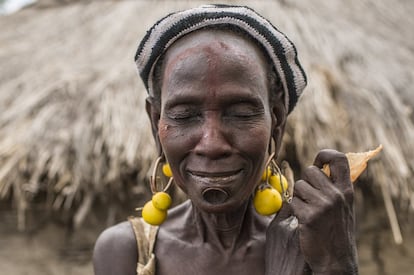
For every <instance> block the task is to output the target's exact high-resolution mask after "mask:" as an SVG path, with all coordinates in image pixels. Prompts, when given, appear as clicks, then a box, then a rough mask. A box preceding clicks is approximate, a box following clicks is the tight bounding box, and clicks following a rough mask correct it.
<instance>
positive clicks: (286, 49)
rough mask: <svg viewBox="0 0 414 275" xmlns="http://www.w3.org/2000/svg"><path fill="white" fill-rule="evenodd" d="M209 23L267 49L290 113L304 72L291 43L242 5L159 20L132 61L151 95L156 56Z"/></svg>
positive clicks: (203, 8) (208, 8) (201, 9)
mask: <svg viewBox="0 0 414 275" xmlns="http://www.w3.org/2000/svg"><path fill="white" fill-rule="evenodd" d="M209 26H214V27H215V28H220V26H225V28H226V29H234V30H237V31H239V32H240V31H241V32H243V33H245V34H247V35H249V36H250V37H252V38H253V39H254V40H255V41H257V42H258V43H259V44H260V45H262V47H263V49H265V50H266V52H267V54H268V56H269V57H270V58H271V62H272V63H273V66H274V68H275V71H276V73H277V74H278V76H279V78H280V80H281V82H282V85H283V90H284V94H285V106H286V110H288V113H290V112H291V111H292V110H293V108H294V107H295V105H296V102H297V101H298V99H299V96H300V95H301V94H302V91H303V89H304V88H305V86H306V75H305V73H304V71H303V69H302V67H301V65H300V63H299V60H298V59H297V52H296V48H295V46H294V45H293V43H292V42H291V41H290V40H289V39H288V38H287V37H286V35H284V34H283V33H282V32H280V31H279V30H278V29H276V28H275V27H274V26H273V25H272V24H271V23H270V22H269V21H268V20H266V19H265V18H263V17H262V16H261V15H259V14H257V13H256V12H255V11H254V10H252V9H251V8H248V7H244V6H230V5H204V6H201V7H198V8H193V9H189V10H184V11H179V12H175V13H171V14H169V15H167V16H166V17H164V18H162V19H161V20H160V21H158V22H157V23H156V24H155V25H154V26H152V27H151V29H150V30H148V32H147V34H146V35H145V37H144V38H143V39H142V41H141V43H140V45H139V47H138V50H137V53H136V55H135V62H136V65H137V67H138V71H139V74H140V76H141V78H142V80H143V82H144V84H145V87H146V89H147V91H148V93H149V94H150V95H154V94H153V93H154V86H153V73H154V68H155V66H156V63H157V61H158V59H159V58H160V57H161V56H162V55H163V54H164V53H165V51H166V50H167V49H168V48H169V47H170V46H171V45H172V44H173V43H174V42H175V41H177V40H178V39H180V38H181V37H183V36H185V35H186V34H188V33H191V32H194V31H196V30H199V29H203V28H206V27H209Z"/></svg>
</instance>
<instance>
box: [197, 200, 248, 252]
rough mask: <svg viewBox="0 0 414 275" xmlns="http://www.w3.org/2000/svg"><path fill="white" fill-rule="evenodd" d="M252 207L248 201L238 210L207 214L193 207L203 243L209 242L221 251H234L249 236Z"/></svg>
mask: <svg viewBox="0 0 414 275" xmlns="http://www.w3.org/2000/svg"><path fill="white" fill-rule="evenodd" d="M251 209H252V207H251V205H250V201H246V202H245V203H244V204H242V205H241V206H240V207H239V208H238V209H236V210H235V211H231V212H226V213H206V212H204V211H201V210H200V209H198V208H197V207H196V206H195V205H192V212H193V217H194V220H195V221H196V228H197V231H198V234H199V236H200V237H201V238H202V241H204V242H208V243H210V244H212V245H214V246H217V247H218V248H219V249H223V250H232V249H235V248H236V247H237V244H238V243H239V242H242V241H243V239H244V237H243V236H244V235H248V231H249V229H248V228H244V226H248V225H249V224H250V223H249V222H246V221H247V220H251V218H252V217H251V213H250V211H251Z"/></svg>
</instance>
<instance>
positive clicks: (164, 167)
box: [162, 163, 172, 178]
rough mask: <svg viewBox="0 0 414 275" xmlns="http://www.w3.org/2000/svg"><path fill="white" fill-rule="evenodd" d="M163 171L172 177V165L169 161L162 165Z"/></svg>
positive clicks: (165, 174)
mask: <svg viewBox="0 0 414 275" xmlns="http://www.w3.org/2000/svg"><path fill="white" fill-rule="evenodd" d="M162 173H163V174H164V176H166V177H169V178H171V177H172V172H171V167H170V165H169V164H168V163H166V164H164V165H163V166H162Z"/></svg>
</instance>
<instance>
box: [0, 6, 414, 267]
mask: <svg viewBox="0 0 414 275" xmlns="http://www.w3.org/2000/svg"><path fill="white" fill-rule="evenodd" d="M214 2H217V1H214ZM221 2H222V3H233V4H243V5H248V6H251V7H253V8H254V9H256V10H257V11H258V12H259V13H261V14H263V15H264V16H265V17H266V18H268V19H269V20H270V21H271V22H272V23H273V24H274V25H276V26H277V27H278V28H279V29H280V30H282V31H283V32H285V33H286V34H287V35H288V36H289V37H290V38H291V39H292V40H293V41H294V43H295V44H296V46H297V48H298V52H299V57H300V59H301V61H302V64H303V66H304V68H305V71H306V72H307V75H308V79H309V85H308V87H307V88H306V91H305V93H304V96H303V97H302V98H301V100H300V102H299V104H298V107H297V108H296V109H295V111H294V112H293V113H292V115H291V116H290V117H289V121H288V126H287V129H286V135H285V140H284V147H283V149H282V154H281V156H280V160H287V161H289V163H290V165H291V166H292V167H293V168H294V170H295V175H297V177H298V176H299V175H300V172H301V170H302V169H303V167H306V166H307V165H309V164H311V163H312V162H313V158H314V156H315V154H316V153H317V152H318V151H319V150H320V149H323V148H333V149H337V150H340V151H343V152H349V151H366V150H369V149H373V148H375V147H377V146H378V145H379V144H383V146H384V150H383V152H382V153H381V154H380V155H379V156H378V157H376V158H375V159H374V160H372V161H371V162H370V163H369V167H368V169H367V171H366V172H365V173H364V174H363V175H362V176H361V177H360V179H359V180H358V182H357V183H356V185H355V189H356V202H355V203H356V209H357V223H358V225H357V232H358V236H357V237H358V249H359V263H360V274H362V275H368V274H382V275H388V274H400V275H408V274H412V270H413V269H414V264H413V262H414V261H413V259H414V237H413V236H414V235H413V233H414V232H413V217H414V216H413V211H414V192H413V191H414V182H413V173H414V125H413V122H414V113H413V107H414V96H413V91H414V70H413V67H414V32H413V30H414V17H413V16H412V15H413V14H414V2H413V1H410V0H388V1H376V0H348V1H340V0H331V1H323V0H314V1H300V0H279V1H276V0H275V1H270V0H269V1H264V0H263V1H221ZM205 3H212V1H172V0H171V1H161V0H159V1H157V0H153V1H144V0H141V1H122V0H118V1H116V0H113V1H109V0H108V1H103V0H101V1H99V0H95V1H94V0H89V1H87V0H84V1H82V0H78V1H76V0H26V1H24V0H21V1H19V0H8V1H7V0H0V14H1V15H0V26H1V32H0V64H1V66H0V270H1V273H2V274H13V275H23V274H31V275H37V274H43V275H44V274H66V275H72V274H93V271H92V265H91V253H92V249H93V245H94V242H95V240H96V238H97V236H98V234H99V233H100V232H101V231H102V230H103V229H104V228H106V227H108V226H110V225H113V224H114V223H117V222H120V221H124V220H125V219H126V218H127V217H128V216H130V215H137V214H138V213H136V212H135V211H134V209H135V208H136V207H138V206H142V205H143V204H144V202H145V201H146V200H148V199H149V197H150V189H149V185H148V180H147V179H148V175H149V170H150V167H151V164H152V162H153V161H154V160H155V157H156V150H155V146H154V143H153V141H152V135H151V132H150V127H149V122H148V120H147V117H146V113H145V110H144V99H145V96H146V92H145V90H144V87H143V85H142V83H141V81H140V79H139V78H138V76H137V72H136V69H135V65H134V61H133V57H134V55H135V51H136V48H137V45H138V42H139V41H140V39H141V38H142V37H143V36H144V34H145V32H146V30H147V29H148V28H149V27H150V26H151V25H152V24H153V23H154V22H155V21H156V20H158V19H159V18H161V17H162V16H164V15H166V14H167V13H169V12H171V11H174V10H180V9H184V8H188V7H195V6H199V5H201V4H205ZM182 199H183V198H182V195H180V194H179V193H178V194H176V195H175V202H176V203H178V202H179V201H181V200H182Z"/></svg>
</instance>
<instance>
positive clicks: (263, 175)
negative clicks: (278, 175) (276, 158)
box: [262, 167, 272, 181]
mask: <svg viewBox="0 0 414 275" xmlns="http://www.w3.org/2000/svg"><path fill="white" fill-rule="evenodd" d="M271 174H272V170H271V169H270V167H267V168H266V170H264V172H263V174H262V181H266V180H267V179H268V178H269V177H270V175H271Z"/></svg>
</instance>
